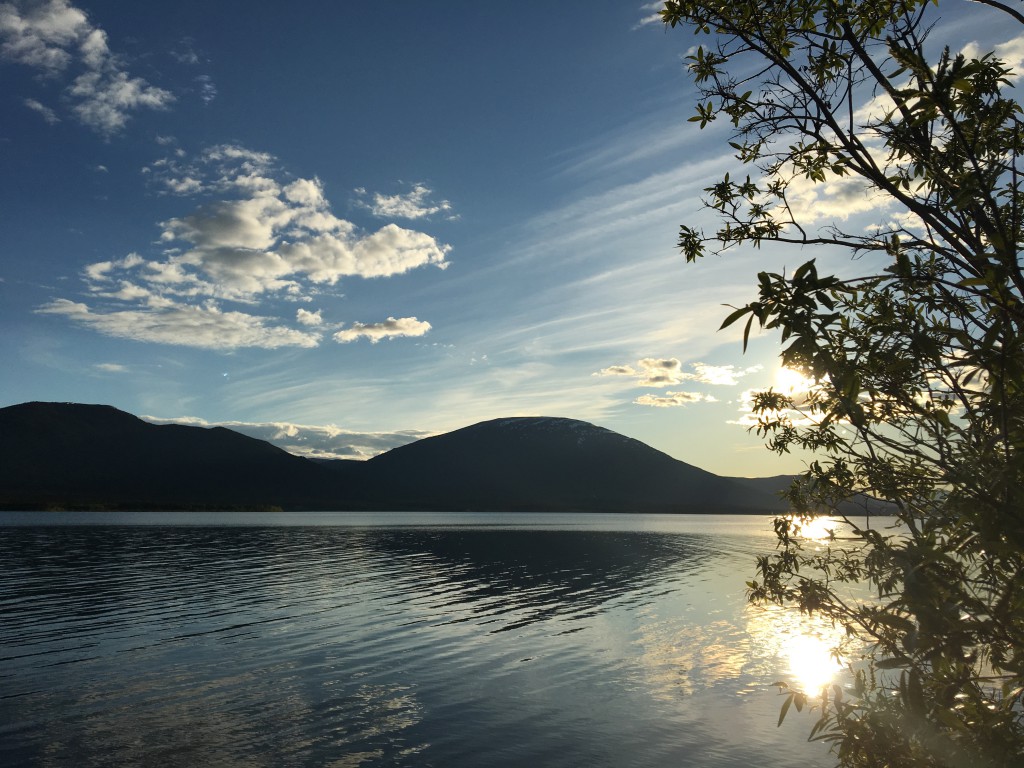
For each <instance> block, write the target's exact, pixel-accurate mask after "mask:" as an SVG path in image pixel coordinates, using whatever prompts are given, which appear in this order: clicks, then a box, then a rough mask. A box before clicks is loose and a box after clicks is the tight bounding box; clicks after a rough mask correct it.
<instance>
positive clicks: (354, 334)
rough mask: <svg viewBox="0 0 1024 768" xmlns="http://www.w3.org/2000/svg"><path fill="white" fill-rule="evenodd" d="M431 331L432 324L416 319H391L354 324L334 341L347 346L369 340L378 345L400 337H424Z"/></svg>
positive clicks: (342, 331)
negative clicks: (350, 343)
mask: <svg viewBox="0 0 1024 768" xmlns="http://www.w3.org/2000/svg"><path fill="white" fill-rule="evenodd" d="M429 330H430V323H428V322H425V321H423V320H417V319H416V318H415V317H399V318H397V319H395V318H393V317H389V318H388V319H387V320H385V321H384V322H382V323H352V327H351V328H345V329H342V330H340V331H338V332H337V333H335V334H334V340H335V341H337V342H338V343H340V344H347V343H348V342H350V341H355V340H357V339H369V340H370V341H372V342H373V343H374V344H376V343H377V342H378V341H380V340H381V339H393V338H397V337H399V336H422V335H424V334H425V333H426V332H427V331H429Z"/></svg>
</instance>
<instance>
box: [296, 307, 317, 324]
mask: <svg viewBox="0 0 1024 768" xmlns="http://www.w3.org/2000/svg"><path fill="white" fill-rule="evenodd" d="M295 320H296V322H298V323H300V324H301V325H309V326H313V325H322V324H323V322H324V320H323V318H322V317H321V316H320V310H319V309H318V310H317V311H316V312H310V311H309V310H308V309H301V308H300V309H298V310H296V311H295Z"/></svg>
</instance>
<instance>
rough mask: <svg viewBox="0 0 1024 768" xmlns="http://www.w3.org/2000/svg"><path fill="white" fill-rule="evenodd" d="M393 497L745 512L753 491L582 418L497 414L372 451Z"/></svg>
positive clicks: (455, 503)
mask: <svg viewBox="0 0 1024 768" xmlns="http://www.w3.org/2000/svg"><path fill="white" fill-rule="evenodd" d="M366 464H367V469H369V470H370V474H371V477H372V478H373V480H374V481H375V482H378V483H384V482H387V483H388V484H389V486H390V487H389V491H388V494H389V496H390V500H391V501H392V502H397V503H399V504H400V505H401V504H417V505H418V506H419V507H420V508H428V509H480V508H488V509H502V510H517V509H521V510H544V509H565V510H593V511H643V512H682V511H686V512H723V513H724V512H745V511H751V510H752V509H754V508H756V509H758V510H762V511H763V510H768V509H775V508H777V507H778V506H779V505H778V503H777V502H776V500H775V497H773V496H771V495H770V494H767V493H763V492H762V491H760V490H759V489H752V488H747V487H744V486H742V485H741V484H739V483H736V482H734V481H732V480H727V479H726V478H722V477H718V476H717V475H713V474H711V473H710V472H705V471H704V470H702V469H698V468H696V467H693V466H690V465H689V464H685V463H683V462H681V461H678V460H677V459H673V458H672V457H671V456H669V455H667V454H665V453H662V452H661V451H657V450H655V449H654V448H651V447H650V446H648V445H645V444H644V443H641V442H640V441H639V440H634V439H632V438H628V437H624V436H623V435H620V434H617V433H615V432H611V431H610V430H607V429H603V428H601V427H596V426H594V425H593V424H588V423H587V422H583V421H576V420H573V419H561V418H509V419H496V420H494V421H485V422H482V423H480V424H475V425H473V426H471V427H465V428H464V429H459V430H456V431H454V432H449V433H447V434H444V435H439V436H437V437H430V438H425V439H423V440H419V441H417V442H415V443H410V444H409V445H405V446H402V447H400V448H395V449H393V450H391V451H389V452H387V453H385V454H382V455H380V456H377V457H375V458H373V459H370V460H369V461H368V462H366Z"/></svg>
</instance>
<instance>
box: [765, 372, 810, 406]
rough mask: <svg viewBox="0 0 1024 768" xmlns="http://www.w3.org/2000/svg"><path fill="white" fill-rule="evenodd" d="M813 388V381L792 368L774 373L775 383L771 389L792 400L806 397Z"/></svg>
mask: <svg viewBox="0 0 1024 768" xmlns="http://www.w3.org/2000/svg"><path fill="white" fill-rule="evenodd" d="M813 386H814V379H810V378H808V377H807V376H804V375H803V374H802V373H800V371H794V370H793V369H792V368H785V367H783V368H779V370H777V371H776V372H775V382H774V383H773V384H772V389H774V390H775V391H776V392H779V393H781V394H783V395H786V396H788V397H792V398H794V399H796V398H798V397H800V396H802V395H806V394H807V393H808V392H809V391H810V390H811V388H812V387H813Z"/></svg>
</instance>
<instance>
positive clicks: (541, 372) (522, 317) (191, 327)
mask: <svg viewBox="0 0 1024 768" xmlns="http://www.w3.org/2000/svg"><path fill="white" fill-rule="evenodd" d="M949 5H950V7H951V8H952V12H951V13H952V16H951V17H950V18H952V19H954V20H956V25H955V27H953V26H950V27H948V29H947V28H946V27H942V26H940V27H939V28H937V33H933V34H937V35H938V37H939V38H940V39H941V38H942V37H943V35H944V34H948V35H950V36H951V37H952V36H953V32H952V31H950V30H952V29H954V28H955V30H956V33H955V36H956V37H957V38H958V39H959V40H960V44H961V45H966V44H969V43H971V42H972V41H974V40H976V39H985V38H986V37H991V35H992V33H993V29H992V26H991V24H990V23H989V22H988V21H986V20H985V18H984V17H983V15H979V14H977V13H973V14H971V15H968V14H967V12H966V11H965V10H964V8H965V4H964V3H955V2H954V3H950V4H949ZM656 6H657V4H653V5H652V4H651V3H644V2H635V1H633V2H631V1H630V0H616V1H613V0H588V1H587V2H583V0H567V1H566V2H560V3H550V2H541V0H537V1H536V2H522V3H516V4H514V5H513V6H509V5H508V4H506V3H491V2H480V1H479V0H475V1H474V2H469V1H468V0H466V1H463V0H446V1H445V2H438V3H415V2H396V3H381V2H372V1H371V0H348V1H346V2H335V1H334V0H308V1H303V2H299V3H294V4H290V5H287V6H285V5H284V4H281V3H277V2H275V3H271V2H263V1H261V0H249V2H246V3H226V2H216V3H211V2H208V1H204V2H196V1H194V0H176V1H175V2H173V3H171V2H146V3H125V2H123V1H121V2H114V1H113V0H110V1H95V2H94V1H89V0H76V2H71V1H70V0H42V1H35V2H23V1H20V0H19V1H16V2H0V114H2V115H3V120H2V121H0V359H2V360H3V361H5V362H4V370H3V373H2V374H0V406H6V405H13V404H16V403H20V402H26V401H31V400H51V401H71V402H86V403H105V404H109V405H113V406H115V407H117V408H120V409H122V410H125V411H128V412H131V413H134V414H136V415H140V416H143V417H145V418H148V419H150V420H153V421H156V422H178V423H189V424H197V425H212V424H223V425H226V426H230V427H232V428H235V429H238V430H239V431H242V432H245V433H246V434H251V435H254V436H257V437H260V438H262V439H267V440H271V441H272V442H274V443H275V444H277V445H280V446H281V447H284V448H286V449H287V450H291V451H293V452H296V453H299V454H301V455H310V456H333V457H343V458H367V457H369V456H372V455H374V454H376V453H379V452H381V451H384V450H387V449H389V448H392V447H395V446H397V445H401V444H403V443H407V442H409V441H411V440H414V439H416V438H419V437H423V436H427V435H431V434H438V433H442V432H447V431H450V430H453V429H457V428H460V427H463V426H468V425H470V424H473V423H476V422H479V421H484V420H487V419H494V418H503V417H509V416H536V415H544V416H564V417H569V418H575V419H582V420H585V421H589V422H592V423H595V424H598V425H600V426H603V427H607V428H608V429H612V430H614V431H616V432H620V433H622V434H624V435H627V436H629V437H634V438H636V439H639V440H641V441H643V442H645V443H647V444H649V445H651V446H653V447H655V448H657V449H659V450H662V451H664V452H666V453H668V454H670V455H672V456H674V457H675V458H678V459H681V460H683V461H686V462H688V463H690V464H694V465H696V466H699V467H702V468H704V469H707V470H710V471H712V472H715V473H717V474H721V475H734V476H765V475H775V474H781V473H786V472H795V471H799V469H800V468H801V467H802V463H803V461H804V458H803V457H799V456H788V457H777V456H775V455H774V454H772V453H770V452H769V451H767V450H765V449H764V447H763V445H762V441H761V440H760V439H759V438H758V437H757V436H756V435H753V434H750V433H749V431H748V427H749V424H750V416H749V393H750V392H751V391H752V390H756V389H763V388H766V387H768V386H772V385H778V384H779V383H780V382H784V381H785V375H786V374H785V372H780V370H779V366H778V363H777V355H778V352H779V346H778V340H777V339H776V338H774V337H772V336H769V335H764V336H759V337H757V338H755V339H754V340H753V341H752V343H751V345H750V347H749V348H748V350H747V352H746V353H745V354H744V353H743V351H742V344H741V342H740V339H739V331H737V330H733V329H729V330H726V331H718V327H719V325H720V324H721V321H722V319H723V318H724V317H725V316H726V315H727V314H728V312H729V309H728V306H727V305H742V304H744V303H746V302H747V301H750V300H752V299H753V298H755V296H756V277H755V276H756V273H757V272H758V271H760V270H762V269H766V268H767V269H772V270H778V269H782V268H785V267H789V268H791V269H792V268H794V267H796V266H798V265H799V264H800V263H802V262H803V261H805V260H807V258H810V255H811V254H808V253H807V252H806V251H801V250H785V249H779V250H776V251H771V250H769V249H766V250H762V251H756V250H748V251H736V252H733V253H729V254H728V255H725V256H721V257H709V258H706V259H704V260H703V261H702V262H701V263H698V264H694V265H688V264H686V263H685V262H684V259H683V258H682V256H681V255H680V254H679V253H678V251H677V249H676V247H675V241H676V235H677V232H678V227H679V225H680V224H682V223H684V222H686V223H689V224H701V223H704V224H710V223H711V222H712V220H711V218H710V216H709V214H708V213H707V212H705V211H703V210H702V209H701V205H700V199H699V198H700V193H701V190H702V189H703V187H705V186H707V185H709V184H711V183H713V182H714V181H715V180H716V177H718V176H720V175H721V174H722V173H724V172H725V171H728V170H729V169H731V168H732V169H734V168H736V166H737V163H736V161H735V160H734V159H733V157H732V155H731V150H730V149H729V147H728V145H727V143H726V141H727V139H728V134H727V130H726V129H725V128H724V127H719V126H714V127H712V128H710V129H708V130H704V131H700V130H699V129H698V128H697V127H696V125H695V124H694V123H689V122H687V118H689V117H690V115H691V114H692V110H693V102H694V98H695V94H694V91H693V88H692V86H691V85H690V83H689V82H688V81H687V79H686V74H685V70H684V67H683V61H682V57H683V56H684V55H685V53H686V52H687V50H688V49H689V48H690V47H691V46H692V45H693V44H694V42H695V39H694V37H693V36H692V34H691V33H689V32H687V31H684V30H679V29H677V30H672V31H667V30H665V29H664V28H663V27H662V25H661V24H660V23H657V22H656V20H655V19H654V18H653V13H654V10H655V8H656ZM995 42H996V43H1004V44H1005V45H1006V46H1009V47H1008V48H1007V50H1010V49H1013V50H1015V51H1016V50H1019V46H1018V47H1017V48H1013V44H1014V43H1015V42H1018V41H1003V40H1002V39H1001V38H998V37H997V38H996V40H995ZM805 203H806V210H807V211H808V215H809V216H810V217H811V218H812V219H814V218H815V217H818V218H820V217H821V216H823V215H826V214H828V215H834V216H836V217H838V218H840V219H843V220H848V219H849V217H850V216H856V215H865V216H866V215H870V214H871V210H870V209H871V207H872V206H871V205H870V204H868V205H866V204H865V202H864V197H863V196H862V195H858V194H851V190H850V188H842V187H836V188H833V189H823V190H817V191H809V192H808V196H807V198H806V200H805ZM819 223H820V222H819ZM833 258H834V257H833Z"/></svg>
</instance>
